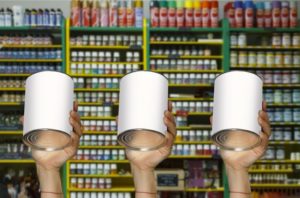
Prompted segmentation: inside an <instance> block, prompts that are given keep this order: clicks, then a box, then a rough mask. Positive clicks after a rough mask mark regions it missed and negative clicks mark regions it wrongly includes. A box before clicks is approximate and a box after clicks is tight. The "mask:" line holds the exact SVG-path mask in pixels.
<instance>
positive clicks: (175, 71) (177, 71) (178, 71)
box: [151, 69, 224, 73]
mask: <svg viewBox="0 0 300 198" xmlns="http://www.w3.org/2000/svg"><path fill="white" fill-rule="evenodd" d="M151 71H153V72H157V73H222V72H224V71H223V70H155V69H153V70H151Z"/></svg>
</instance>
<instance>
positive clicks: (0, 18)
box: [0, 8, 5, 27]
mask: <svg viewBox="0 0 300 198" xmlns="http://www.w3.org/2000/svg"><path fill="white" fill-rule="evenodd" d="M4 25H5V16H4V9H3V8H2V9H0V27H2V26H4Z"/></svg>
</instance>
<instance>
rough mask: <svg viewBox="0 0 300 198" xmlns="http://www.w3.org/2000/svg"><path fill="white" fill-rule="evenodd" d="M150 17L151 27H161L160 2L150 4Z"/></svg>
mask: <svg viewBox="0 0 300 198" xmlns="http://www.w3.org/2000/svg"><path fill="white" fill-rule="evenodd" d="M150 17H151V27H158V26H159V2H158V1H151V2H150Z"/></svg>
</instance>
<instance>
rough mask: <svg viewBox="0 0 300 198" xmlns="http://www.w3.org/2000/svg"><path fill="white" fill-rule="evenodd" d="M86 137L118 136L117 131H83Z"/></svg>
mask: <svg viewBox="0 0 300 198" xmlns="http://www.w3.org/2000/svg"><path fill="white" fill-rule="evenodd" d="M83 134H86V135H89V134H90V135H117V131H83Z"/></svg>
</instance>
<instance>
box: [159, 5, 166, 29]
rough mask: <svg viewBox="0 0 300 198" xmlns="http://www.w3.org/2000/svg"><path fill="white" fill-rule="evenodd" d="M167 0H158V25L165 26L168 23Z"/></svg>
mask: <svg viewBox="0 0 300 198" xmlns="http://www.w3.org/2000/svg"><path fill="white" fill-rule="evenodd" d="M167 5H168V4H167V1H160V2H159V26H160V27H167V25H168V6H167Z"/></svg>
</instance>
